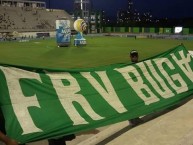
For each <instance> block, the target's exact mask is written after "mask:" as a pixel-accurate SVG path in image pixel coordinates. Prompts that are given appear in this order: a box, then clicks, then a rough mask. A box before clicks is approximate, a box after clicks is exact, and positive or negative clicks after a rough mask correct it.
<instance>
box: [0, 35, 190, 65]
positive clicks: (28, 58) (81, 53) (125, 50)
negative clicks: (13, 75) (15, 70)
mask: <svg viewBox="0 0 193 145" xmlns="http://www.w3.org/2000/svg"><path fill="white" fill-rule="evenodd" d="M86 39H87V45H86V46H84V47H75V46H73V39H72V44H71V46H70V47H63V48H58V47H57V45H56V41H55V39H47V40H46V39H45V40H41V39H39V40H38V39H37V40H30V41H29V42H1V43H0V63H1V64H12V65H22V66H32V67H43V68H90V67H96V66H104V65H108V64H114V63H125V62H130V58H129V52H130V51H131V50H132V49H135V50H138V51H139V56H140V60H143V59H146V58H149V57H151V56H154V55H156V54H159V53H161V52H164V51H167V50H168V49H171V48H174V47H175V46H177V45H180V44H181V43H183V44H184V46H185V47H186V48H187V49H188V50H193V43H192V41H191V40H169V39H136V40H135V39H134V38H123V37H109V36H106V37H105V36H104V37H102V36H101V37H86Z"/></svg>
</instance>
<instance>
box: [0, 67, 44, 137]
mask: <svg viewBox="0 0 193 145" xmlns="http://www.w3.org/2000/svg"><path fill="white" fill-rule="evenodd" d="M0 69H1V70H2V71H3V72H4V75H5V77H6V80H7V86H8V89H9V93H10V99H11V104H12V106H13V110H14V112H15V115H16V117H17V119H18V121H19V123H20V125H21V127H22V129H23V133H22V134H28V133H34V132H42V130H41V129H39V128H37V127H36V126H35V124H34V122H33V120H32V118H31V116H30V114H29V111H28V107H31V106H36V107H40V105H39V103H38V100H37V97H36V95H34V96H30V97H25V96H24V95H23V92H22V89H21V86H20V83H19V80H20V79H21V78H26V79H36V80H38V81H40V82H41V79H40V77H39V75H38V74H36V73H33V72H28V71H25V70H20V69H17V68H11V67H9V68H8V67H2V66H0ZM21 101H22V102H23V103H21Z"/></svg>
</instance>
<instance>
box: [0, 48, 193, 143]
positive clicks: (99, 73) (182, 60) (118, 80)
mask: <svg viewBox="0 0 193 145" xmlns="http://www.w3.org/2000/svg"><path fill="white" fill-rule="evenodd" d="M141 55H142V54H141ZM0 80H1V82H0V95H1V97H0V103H1V108H2V111H3V114H4V116H5V120H6V130H7V134H8V136H10V137H11V138H14V139H16V140H17V141H20V142H22V143H24V142H32V141H36V140H41V139H45V138H56V137H60V136H64V135H67V134H73V133H78V132H81V131H84V130H90V129H94V128H98V127H101V126H105V125H109V124H113V123H116V122H121V121H124V120H129V119H132V118H135V117H139V116H143V115H147V114H150V113H152V112H155V111H160V110H164V109H166V108H168V107H170V106H173V105H175V104H177V103H179V102H180V101H182V100H184V99H186V98H187V97H189V96H190V95H191V94H192V93H193V59H192V57H191V56H190V54H189V53H188V51H187V50H186V48H185V47H184V46H177V47H176V48H174V49H171V50H169V51H167V52H164V53H162V54H159V55H157V56H155V57H152V58H149V59H147V60H144V61H142V62H139V63H137V64H114V65H109V66H103V67H97V68H88V69H73V70H62V69H57V70H53V69H46V68H42V69H41V68H30V67H22V66H14V67H13V66H7V65H6V66H3V65H1V66H0Z"/></svg>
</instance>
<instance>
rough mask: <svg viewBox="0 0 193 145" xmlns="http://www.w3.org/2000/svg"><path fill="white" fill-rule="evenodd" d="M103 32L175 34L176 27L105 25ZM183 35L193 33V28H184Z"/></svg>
mask: <svg viewBox="0 0 193 145" xmlns="http://www.w3.org/2000/svg"><path fill="white" fill-rule="evenodd" d="M102 30H103V33H156V34H166V35H167V34H168V35H170V34H174V28H169V27H167V28H162V27H103V29H102ZM180 34H182V35H189V34H190V35H192V34H193V28H183V30H182V32H181V33H180Z"/></svg>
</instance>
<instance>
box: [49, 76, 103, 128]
mask: <svg viewBox="0 0 193 145" xmlns="http://www.w3.org/2000/svg"><path fill="white" fill-rule="evenodd" d="M47 75H48V76H49V77H50V78H51V81H52V83H53V85H54V88H55V90H56V93H57V95H58V97H59V100H60V102H61V104H62V106H63V108H64V109H65V111H66V113H67V114H68V115H69V117H70V119H71V120H72V121H73V123H74V125H79V124H88V122H87V121H86V120H85V119H84V118H82V117H81V116H80V114H79V113H78V112H77V110H76V108H75V107H74V105H73V104H72V103H73V102H74V101H75V102H77V103H79V104H80V105H81V106H82V108H83V109H84V110H85V112H86V113H87V114H88V115H89V116H90V117H91V118H92V119H93V120H101V119H103V117H101V116H99V115H98V114H96V113H95V112H94V110H93V109H92V107H91V106H90V104H89V103H88V102H87V100H86V99H85V97H84V96H83V95H81V94H77V93H78V92H79V91H80V90H81V89H80V86H79V84H78V82H77V80H76V79H75V78H74V77H73V76H72V75H71V74H70V73H53V74H52V73H47ZM63 79H65V80H67V81H69V83H70V85H69V86H64V84H63V83H62V80H63Z"/></svg>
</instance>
